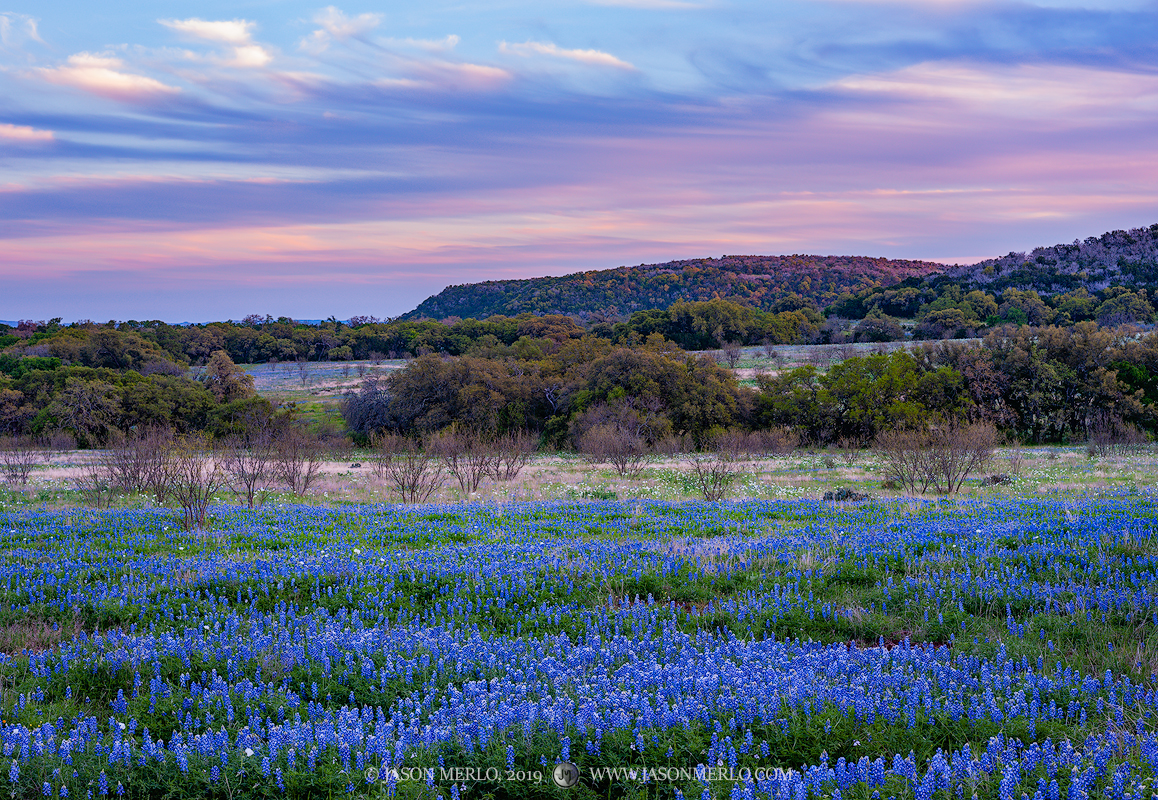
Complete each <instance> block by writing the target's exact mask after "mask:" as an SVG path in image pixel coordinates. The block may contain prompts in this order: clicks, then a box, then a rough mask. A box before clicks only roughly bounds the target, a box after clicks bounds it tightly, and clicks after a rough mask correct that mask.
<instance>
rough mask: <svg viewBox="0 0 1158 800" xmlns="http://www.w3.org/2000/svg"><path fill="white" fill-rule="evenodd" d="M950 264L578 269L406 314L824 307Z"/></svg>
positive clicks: (466, 290)
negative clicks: (706, 304) (708, 303)
mask: <svg viewBox="0 0 1158 800" xmlns="http://www.w3.org/2000/svg"><path fill="white" fill-rule="evenodd" d="M943 269H944V265H942V264H935V263H933V262H931V261H898V260H890V259H886V258H869V257H865V256H810V255H791V256H724V257H722V258H697V259H691V260H687V261H669V262H667V263H666V264H640V265H639V266H638V267H619V268H618V269H607V270H598V271H592V272H577V273H575V274H573V275H563V276H561V277H546V278H529V279H526V280H511V281H485V282H483V283H468V284H463V285H460V286H448V287H447V288H446V289H444V290H442V291H441V292H439V293H438V294H436V295H434V296H433V297H430V298H427V299H426V300H424V301H423V302H422V304H421V305H419V306H418V308H416V309H414V310H413V311H411V312H410V313H409V314H404V315H403V317H402V318H403V319H418V318H422V317H430V318H432V319H445V318H447V317H463V318H465V317H473V318H475V319H485V318H486V317H489V316H492V315H496V314H504V315H511V316H515V315H518V314H521V313H524V312H531V313H533V314H567V315H571V316H576V317H579V318H581V319H591V318H592V317H599V316H603V317H608V316H610V317H617V316H625V315H628V314H631V313H632V312H634V311H640V310H646V309H653V308H667V307H668V306H670V305H672V304H673V303H676V302H679V301H684V302H690V301H697V300H711V299H712V298H714V297H721V298H725V299H731V300H735V301H737V302H740V303H743V304H745V305H750V306H753V307H755V308H758V309H761V310H764V311H780V310H783V309H781V308H779V307H778V305H779V304H780V303H781V302H782V301H788V302H789V303H794V304H797V305H798V303H799V301H798V300H796V299H795V298H793V295H799V296H801V297H804V298H806V299H808V300H811V301H812V302H814V303H816V304H817V305H820V306H825V305H828V304H829V303H831V302H833V301H834V300H836V299H837V298H838V297H840V296H841V295H842V294H848V293H856V292H859V291H863V290H865V289H871V288H872V287H874V286H889V285H892V284H894V283H897V282H898V281H901V280H904V279H905V278H909V277H920V276H924V275H928V274H930V273H933V272H938V271H940V270H943Z"/></svg>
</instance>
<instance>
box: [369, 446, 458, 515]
mask: <svg viewBox="0 0 1158 800" xmlns="http://www.w3.org/2000/svg"><path fill="white" fill-rule="evenodd" d="M374 446H375V450H376V451H377V452H376V453H375V472H377V473H378V474H379V475H381V476H382V477H383V478H385V479H386V482H387V484H388V485H389V486H390V488H391V489H392V490H393V491H394V492H395V493H396V494H397V495H398V497H399V498H400V499H401V500H402V502H404V503H425V502H426V501H427V500H429V499H430V496H431V495H432V494H434V493H435V492H436V491H438V490H439V488H441V486H442V484H443V483H444V482H445V481H446V476H445V475H443V474H442V471H441V470H440V469H439V459H438V457H437V456H435V455H434V454H433V453H430V452H426V451H423V450H422V449H421V448H420V447H419V446H418V443H417V442H415V441H414V440H412V439H407V438H405V437H402V436H379V437H377V438H376V439H375V441H374Z"/></svg>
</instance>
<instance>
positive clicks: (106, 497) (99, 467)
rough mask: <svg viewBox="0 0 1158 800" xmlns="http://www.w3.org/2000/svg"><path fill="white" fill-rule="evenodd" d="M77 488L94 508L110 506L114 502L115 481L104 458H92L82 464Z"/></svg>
mask: <svg viewBox="0 0 1158 800" xmlns="http://www.w3.org/2000/svg"><path fill="white" fill-rule="evenodd" d="M76 488H77V489H78V490H79V491H80V493H81V494H82V495H84V499H85V502H86V503H87V504H88V505H90V506H93V507H94V508H108V507H109V504H110V503H111V502H112V496H113V482H112V476H111V474H110V472H109V469H108V466H107V465H106V464H105V463H104V460H103V459H102V458H97V457H94V458H91V459H89V460H87V461H85V462H84V463H83V464H81V466H80V472H79V474H78V475H77V478H76Z"/></svg>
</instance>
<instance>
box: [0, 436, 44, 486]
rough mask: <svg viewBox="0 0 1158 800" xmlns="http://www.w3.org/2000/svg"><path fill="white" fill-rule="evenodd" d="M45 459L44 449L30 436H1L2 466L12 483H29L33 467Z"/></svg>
mask: <svg viewBox="0 0 1158 800" xmlns="http://www.w3.org/2000/svg"><path fill="white" fill-rule="evenodd" d="M43 459H44V449H43V448H42V447H41V446H40V445H39V444H38V443H37V442H36V441H35V440H34V439H32V438H31V437H28V436H5V437H3V438H0V467H3V469H4V477H5V479H6V480H7V481H8V482H9V483H12V484H17V483H18V484H20V485H21V486H26V485H28V478H29V476H30V475H31V474H32V470H33V468H34V467H35V466H36V465H37V464H39V463H40V462H41V461H42V460H43Z"/></svg>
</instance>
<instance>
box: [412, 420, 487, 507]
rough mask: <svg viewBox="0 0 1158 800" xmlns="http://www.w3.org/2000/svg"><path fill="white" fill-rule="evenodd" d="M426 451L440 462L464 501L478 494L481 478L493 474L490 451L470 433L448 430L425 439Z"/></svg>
mask: <svg viewBox="0 0 1158 800" xmlns="http://www.w3.org/2000/svg"><path fill="white" fill-rule="evenodd" d="M427 450H428V451H429V452H430V453H432V454H433V455H436V456H438V457H439V458H441V459H442V464H443V466H444V467H445V468H446V471H447V472H449V473H450V474H451V475H453V476H454V479H455V480H456V481H458V486H459V488H460V489H461V490H462V495H463V497H464V498H466V497H469V496H470V495H472V494H473V493H474V492H476V491H478V486H479V484H480V483H481V482H482V479H483V478H484V477H486V476H487V475H489V474H490V473H492V472H494V470H495V467H494V460H495V457H494V450H493V449H492V448H491V446H490V443H489V442H487V441H486V440H484V439H483V437H482V436H481V435H480V434H478V433H477V432H474V431H469V432H468V431H460V430H455V429H454V428H448V429H447V430H444V431H441V432H440V433H436V434H434V435H433V436H431V437H430V438H429V439H428V440H427Z"/></svg>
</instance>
